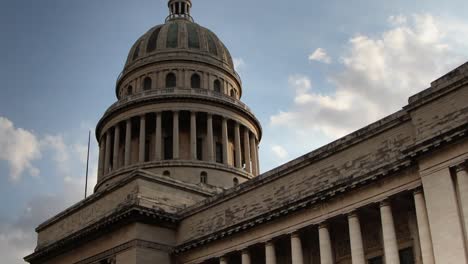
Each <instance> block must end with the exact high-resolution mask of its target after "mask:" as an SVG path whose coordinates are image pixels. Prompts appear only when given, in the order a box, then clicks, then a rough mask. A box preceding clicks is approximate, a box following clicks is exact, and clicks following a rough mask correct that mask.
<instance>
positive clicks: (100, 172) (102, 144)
mask: <svg viewBox="0 0 468 264" xmlns="http://www.w3.org/2000/svg"><path fill="white" fill-rule="evenodd" d="M105 151H106V144H105V142H104V138H103V137H101V140H99V165H98V179H101V178H102V175H103V174H104V152H105Z"/></svg>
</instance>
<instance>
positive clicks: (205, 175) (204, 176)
mask: <svg viewBox="0 0 468 264" xmlns="http://www.w3.org/2000/svg"><path fill="white" fill-rule="evenodd" d="M200 183H203V184H207V183H208V173H206V172H204V171H202V173H200Z"/></svg>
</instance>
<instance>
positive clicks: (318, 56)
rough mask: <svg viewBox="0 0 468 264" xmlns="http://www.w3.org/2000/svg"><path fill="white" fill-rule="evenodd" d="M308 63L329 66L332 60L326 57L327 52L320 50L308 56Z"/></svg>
mask: <svg viewBox="0 0 468 264" xmlns="http://www.w3.org/2000/svg"><path fill="white" fill-rule="evenodd" d="M309 60H310V61H319V62H323V63H326V64H330V63H331V62H332V59H331V58H330V56H328V54H327V51H326V50H325V49H322V48H318V49H316V50H315V51H314V52H313V53H312V54H310V55H309Z"/></svg>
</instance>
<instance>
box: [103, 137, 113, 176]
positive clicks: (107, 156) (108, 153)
mask: <svg viewBox="0 0 468 264" xmlns="http://www.w3.org/2000/svg"><path fill="white" fill-rule="evenodd" d="M111 145H112V135H111V133H110V131H107V132H106V154H105V156H104V157H105V161H104V175H106V174H107V173H109V172H110V161H111Z"/></svg>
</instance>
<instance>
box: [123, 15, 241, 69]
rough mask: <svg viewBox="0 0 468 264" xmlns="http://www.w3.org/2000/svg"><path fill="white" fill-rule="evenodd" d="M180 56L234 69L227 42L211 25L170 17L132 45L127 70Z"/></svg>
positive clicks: (183, 58) (179, 57)
mask: <svg viewBox="0 0 468 264" xmlns="http://www.w3.org/2000/svg"><path fill="white" fill-rule="evenodd" d="M177 59H180V60H190V61H199V62H203V63H209V64H212V65H215V66H218V67H222V68H223V69H225V70H227V71H229V72H231V73H235V71H234V64H233V61H232V57H231V54H230V53H229V51H228V49H227V48H226V46H225V45H224V44H223V43H222V42H221V41H220V40H219V38H218V37H217V36H216V35H215V34H214V33H213V32H211V31H210V30H209V29H207V28H204V27H202V26H200V25H198V24H197V23H194V22H192V21H191V20H189V19H168V20H167V21H166V23H165V24H162V25H158V26H155V27H153V28H151V29H150V30H149V31H148V32H146V33H145V34H144V35H143V36H142V37H140V38H139V39H138V40H137V41H136V43H135V44H134V45H133V47H132V48H131V50H130V53H129V55H128V58H127V62H126V64H125V68H124V72H127V71H129V70H131V69H133V68H136V67H138V65H140V64H148V63H155V62H163V61H168V60H171V61H174V60H177Z"/></svg>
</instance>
